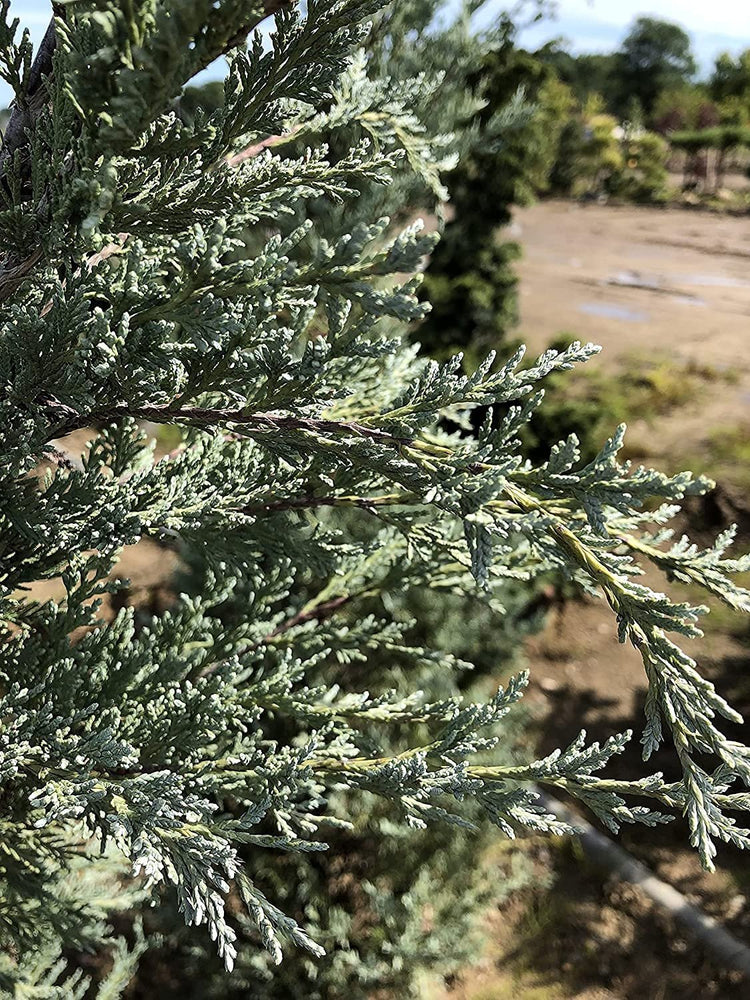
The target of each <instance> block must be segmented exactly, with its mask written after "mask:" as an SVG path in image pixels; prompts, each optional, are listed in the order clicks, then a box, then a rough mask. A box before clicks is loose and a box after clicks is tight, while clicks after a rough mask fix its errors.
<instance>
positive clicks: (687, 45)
mask: <svg viewBox="0 0 750 1000" xmlns="http://www.w3.org/2000/svg"><path fill="white" fill-rule="evenodd" d="M696 69H697V66H696V62H695V58H694V57H693V53H692V47H691V42H690V36H689V35H688V34H687V32H686V31H685V30H684V29H683V28H681V27H680V26H679V25H678V24H672V23H670V22H669V21H662V20H659V19H658V18H653V17H639V18H638V19H637V20H636V21H635V23H634V24H633V26H632V28H631V29H630V31H629V32H628V35H627V37H626V38H625V40H624V42H623V43H622V46H621V48H620V50H619V52H618V53H617V73H618V78H619V79H618V86H619V88H620V95H619V101H618V103H619V107H620V108H621V109H622V111H624V110H625V108H626V106H627V102H628V100H629V99H631V98H633V97H636V98H637V99H638V100H639V101H640V102H641V106H642V107H643V110H644V111H645V113H646V115H648V116H649V117H650V116H651V114H652V112H653V110H654V105H655V104H656V99H657V97H658V95H659V94H660V93H661V92H662V91H664V90H667V89H669V88H674V87H679V86H681V85H684V84H685V83H687V82H688V81H689V80H690V79H691V78H692V77H693V76H694V74H695V72H696Z"/></svg>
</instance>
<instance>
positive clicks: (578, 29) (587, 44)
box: [0, 0, 750, 107]
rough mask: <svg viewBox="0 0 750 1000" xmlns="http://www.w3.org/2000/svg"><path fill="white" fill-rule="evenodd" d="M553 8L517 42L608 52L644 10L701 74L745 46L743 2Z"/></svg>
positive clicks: (35, 0)
mask: <svg viewBox="0 0 750 1000" xmlns="http://www.w3.org/2000/svg"><path fill="white" fill-rule="evenodd" d="M514 5H515V4H514V3H509V2H508V0H489V2H488V4H487V11H488V16H491V13H492V10H493V9H494V10H498V11H500V10H503V9H505V8H506V7H508V6H514ZM557 8H558V9H557V16H556V17H555V18H554V19H553V20H545V21H543V22H542V23H541V24H539V25H535V26H534V27H532V28H529V29H527V30H526V31H524V32H523V34H522V36H521V43H522V44H524V45H526V46H529V47H536V46H538V45H541V44H543V43H544V42H546V41H549V40H550V39H552V38H558V37H563V38H565V39H566V40H567V41H568V42H569V44H570V47H571V48H572V50H573V51H574V52H608V51H612V50H613V49H615V48H616V47H617V46H618V44H619V42H620V41H621V40H622V38H623V37H624V35H625V33H626V31H627V27H628V25H629V24H630V23H631V22H632V21H633V20H634V19H635V18H636V17H638V16H639V15H641V14H648V15H651V16H652V17H659V18H663V19H664V20H668V21H676V22H678V23H679V24H682V25H683V27H685V28H686V29H687V31H688V32H689V33H690V35H691V36H692V40H693V48H694V51H695V53H696V56H697V58H698V62H699V64H700V67H701V71H702V72H704V73H707V72H709V71H710V68H711V65H712V64H713V60H714V58H715V57H716V56H717V55H718V54H719V53H720V52H724V51H729V52H732V53H737V52H739V51H741V50H742V49H745V48H750V3H748V0H650V2H649V0H557ZM10 9H11V12H12V13H13V14H14V15H15V16H16V17H19V18H20V19H21V25H22V26H23V27H28V28H29V30H30V31H31V33H32V38H33V39H34V42H35V43H38V41H39V40H40V39H41V37H42V35H43V34H44V30H45V28H46V26H47V23H48V22H49V17H50V2H49V0H11V5H10ZM9 98H10V92H9V90H8V88H7V87H6V86H5V85H4V84H3V83H2V82H1V81H0V107H2V106H3V105H5V104H7V102H8V100H9Z"/></svg>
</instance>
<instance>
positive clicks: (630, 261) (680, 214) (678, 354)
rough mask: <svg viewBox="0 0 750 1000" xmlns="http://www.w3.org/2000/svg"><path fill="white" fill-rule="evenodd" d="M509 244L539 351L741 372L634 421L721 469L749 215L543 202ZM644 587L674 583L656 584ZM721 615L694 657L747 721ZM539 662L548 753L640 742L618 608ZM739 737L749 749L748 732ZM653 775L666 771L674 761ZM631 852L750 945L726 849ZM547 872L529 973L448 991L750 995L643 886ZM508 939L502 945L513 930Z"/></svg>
mask: <svg viewBox="0 0 750 1000" xmlns="http://www.w3.org/2000/svg"><path fill="white" fill-rule="evenodd" d="M512 235H513V238H515V239H517V240H518V241H519V242H520V243H521V244H522V246H523V251H524V256H523V260H522V262H521V264H520V273H521V318H522V323H521V335H522V338H523V339H524V340H525V341H526V342H527V344H528V345H529V347H530V349H531V350H532V352H538V351H540V350H542V349H543V348H544V347H545V346H546V345H548V344H549V342H550V341H551V340H552V339H553V338H554V337H555V336H556V335H558V334H560V333H561V332H567V333H573V334H575V335H576V336H577V337H579V339H582V340H593V341H595V342H597V343H599V344H601V345H602V346H603V347H604V348H605V351H604V353H603V355H602V356H601V357H600V358H599V359H596V360H595V361H594V362H593V364H595V365H602V366H604V367H605V368H606V370H608V371H611V372H614V373H616V371H617V369H618V367H620V366H622V365H623V364H625V363H627V359H628V357H629V356H631V355H632V354H633V353H634V352H637V353H638V354H640V355H641V356H642V355H643V354H644V353H645V354H648V353H649V352H655V353H656V352H659V353H664V352H667V354H668V355H669V356H670V357H671V358H673V359H674V362H675V364H676V365H680V364H689V363H694V364H699V365H712V366H714V367H715V368H717V369H718V370H719V371H720V372H721V371H725V372H727V373H731V379H730V378H726V379H724V378H719V379H717V380H715V381H714V382H713V383H710V384H708V385H706V386H704V387H702V388H701V392H700V396H699V397H696V399H695V400H693V401H692V402H691V403H688V404H687V405H684V406H682V407H681V408H680V409H679V410H678V411H677V412H672V413H669V414H667V415H665V416H662V417H658V418H655V419H652V420H650V421H649V423H648V424H645V423H643V424H642V425H640V426H639V425H638V424H636V425H635V426H633V427H632V428H631V432H632V435H633V436H634V437H635V438H636V439H639V440H640V441H641V442H642V443H643V444H644V453H645V454H647V455H648V461H649V463H650V464H655V465H657V466H659V465H662V466H663V467H664V466H669V467H674V463H675V461H676V460H677V461H679V459H680V458H681V457H682V456H690V457H691V458H694V457H695V456H696V455H703V456H705V460H706V461H707V462H709V464H710V462H711V458H712V456H711V450H710V449H711V446H710V441H711V440H712V439H711V433H712V431H713V430H714V429H715V428H717V427H726V426H734V427H737V426H742V425H743V422H744V421H747V422H748V424H747V426H748V427H749V428H750V220H748V219H745V218H735V217H726V216H718V215H712V214H708V213H698V212H691V211H662V210H651V209H637V208H612V207H602V206H589V207H579V206H575V205H571V204H569V203H560V202H548V203H544V204H540V205H537V206H534V207H532V208H529V209H526V210H523V211H520V212H518V213H517V216H516V221H515V224H514V226H513V229H512ZM696 471H701V470H696ZM746 546H747V538H746V540H745V547H746ZM649 582H651V583H653V584H657V583H658V585H659V586H660V587H663V586H664V583H663V581H662V582H659V581H658V578H657V577H656V576H655V577H654V578H653V579H651V578H649ZM718 621H719V624H718V626H714V627H712V628H710V630H709V631H708V634H707V637H706V640H704V642H703V644H702V645H701V646H697V647H696V646H694V647H693V649H692V650H691V651H692V652H693V653H694V654H699V655H700V661H701V666H702V668H703V669H704V670H705V671H706V672H707V674H708V675H709V676H711V677H712V679H714V681H715V683H716V684H717V687H719V689H720V690H721V691H722V693H724V694H726V695H728V696H729V697H730V699H732V698H733V699H734V700H735V703H736V704H737V706H738V707H739V708H740V710H742V711H744V713H745V715H746V718H747V717H748V710H749V709H750V685H748V682H747V680H746V679H745V678H746V675H747V670H748V667H750V647H749V646H748V645H747V640H746V639H742V638H741V637H738V636H737V634H736V629H734V625H733V623H732V622H729V623H728V622H727V621H726V619H725V618H720V619H719V620H718ZM527 653H528V657H529V666H530V668H531V671H532V678H533V687H532V692H533V694H532V697H533V699H534V703H535V705H536V709H537V712H538V717H539V731H540V742H541V748H542V749H543V750H544V751H545V752H546V751H549V750H551V749H552V748H553V747H554V746H559V745H561V744H564V742H565V741H566V740H567V739H569V738H572V737H573V736H574V735H575V734H576V733H577V731H578V730H579V729H580V728H581V727H582V726H585V727H586V728H587V729H588V730H589V732H590V735H591V736H592V737H595V738H602V737H605V736H606V735H608V734H610V733H612V732H614V731H622V730H623V729H625V728H629V727H632V728H634V729H635V730H636V732H638V731H639V727H640V726H641V724H642V704H643V697H644V693H645V679H644V675H643V667H642V665H641V663H640V659H639V657H638V656H637V655H636V654H635V652H634V651H632V650H631V649H629V648H628V647H625V646H620V645H619V644H618V642H617V641H616V636H615V631H614V622H613V620H612V615H611V612H610V611H609V609H608V608H606V607H602V606H601V605H598V604H596V603H587V604H575V603H569V604H568V605H567V606H566V607H565V609H564V610H563V611H562V612H561V613H560V614H559V615H554V616H551V617H550V620H549V622H548V625H547V627H546V629H545V631H544V632H543V633H542V634H541V635H539V636H536V637H535V638H533V639H532V640H531V641H530V642H529V644H528V649H527ZM733 735H734V734H733ZM736 735H740V736H741V738H743V739H747V738H748V733H747V732H745V733H744V734H740V733H737V734H736ZM651 766H653V767H654V769H665V770H667V771H668V772H669V771H670V770H671V769H672V768H673V763H672V761H671V752H670V751H666V752H665V753H663V754H660V755H659V759H658V760H655V761H652V762H651ZM642 767H643V764H642V763H641V762H640V760H639V754H638V752H637V748H634V752H633V753H632V754H630V755H629V756H626V757H625V758H624V759H623V760H622V761H620V762H619V763H618V764H617V765H616V770H617V772H618V774H621V775H622V776H625V775H626V774H627V775H628V776H630V777H633V776H636V775H637V774H638V773H639V772H640V769H642ZM641 773H642V772H641ZM676 776H677V775H676V773H675V777H676ZM623 841H624V843H625V844H626V846H628V848H629V849H630V850H631V851H632V852H633V853H634V854H636V855H637V856H639V857H640V858H641V859H643V860H644V861H646V862H647V863H648V864H649V865H651V866H652V867H653V868H654V869H655V870H656V871H657V872H658V874H659V875H660V876H661V877H662V878H664V879H665V880H666V881H668V882H671V883H672V884H673V885H675V886H676V887H677V888H679V889H680V890H681V891H682V892H684V893H685V894H686V895H687V896H688V897H689V898H690V899H692V900H694V901H695V902H697V903H698V904H699V905H700V906H701V907H702V908H703V909H704V910H706V912H708V913H710V914H711V915H712V916H714V917H716V918H717V919H719V920H722V921H723V922H725V923H726V924H727V925H728V926H730V927H731V929H732V930H733V931H734V932H735V933H736V934H737V936H738V937H740V938H742V939H743V940H745V941H746V942H748V943H750V904H748V901H747V898H746V893H747V894H750V859H748V858H746V857H745V856H744V855H742V854H741V853H740V852H736V851H734V850H732V849H729V848H727V849H724V850H722V851H721V852H720V857H719V862H720V863H719V870H718V872H717V874H716V875H714V876H706V875H705V874H704V873H703V872H702V871H701V869H700V866H699V864H698V861H697V858H696V857H695V856H694V854H693V853H692V852H691V851H690V850H689V849H688V848H687V847H686V843H687V836H686V830H685V829H684V827H681V826H680V825H678V824H673V826H672V827H669V828H666V830H663V831H659V832H658V833H655V832H654V831H650V830H649V831H646V830H635V831H629V832H628V833H627V835H626V836H625V837H624V838H623ZM551 868H552V870H553V871H554V872H555V873H556V877H557V879H558V881H557V889H553V890H552V891H551V892H550V893H541V894H540V896H539V898H538V899H537V900H536V901H535V902H534V903H533V904H532V907H531V910H532V914H533V912H534V911H535V908H536V911H539V910H540V909H541V911H542V913H543V914H544V913H547V917H546V924H545V923H544V922H543V923H542V926H541V927H540V926H537V927H536V933H535V935H532V939H533V938H534V936H535V938H536V943H534V941H533V940H532V944H531V946H530V951H529V952H528V954H526V956H525V957H524V959H523V963H522V968H523V972H522V974H521V975H520V978H518V977H519V972H518V969H519V966H518V964H517V963H516V964H514V962H513V959H512V958H510V959H509V957H508V952H507V951H503V950H502V948H501V951H502V955H501V957H498V958H495V959H494V961H493V958H489V959H488V967H487V968H485V969H482V970H475V971H474V973H473V975H470V976H469V977H468V978H467V981H466V983H465V984H464V987H463V992H458V993H457V994H454V995H457V996H460V997H462V998H466V1000H472V998H475V1000H479V998H480V997H481V998H483V1000H491V998H498V1000H500V998H501V997H504V996H506V995H507V996H511V995H514V996H518V997H529V998H531V997H533V998H535V1000H536V998H542V997H544V998H550V1000H552V998H572V997H585V998H592V1000H593V998H594V997H615V998H630V997H643V996H649V997H696V998H698V997H734V996H738V997H740V996H750V985H748V984H747V983H741V982H738V981H736V980H734V979H733V978H732V977H727V976H726V975H725V974H724V973H723V972H722V970H721V969H720V968H719V967H718V966H717V965H716V964H715V963H713V962H712V961H711V960H710V959H707V958H706V956H705V955H702V954H701V951H700V949H696V948H695V946H694V945H693V944H692V943H691V942H688V941H686V940H684V938H683V936H682V935H681V934H680V932H679V931H678V929H677V928H676V927H674V926H671V925H670V922H669V921H668V920H665V919H664V918H663V916H661V915H660V914H659V913H658V912H656V911H655V910H654V909H653V907H652V906H651V905H650V904H649V903H648V901H647V900H645V898H644V897H642V896H640V895H639V891H638V890H635V889H632V887H622V886H618V887H614V886H612V885H611V884H610V883H608V882H607V880H606V875H605V874H604V873H602V872H592V871H591V870H589V869H588V867H587V866H586V865H585V864H582V863H581V859H580V857H575V856H574V855H573V854H571V853H570V852H568V853H567V854H566V853H565V852H564V851H562V852H558V853H557V854H556V855H555V854H554V852H553V856H552V861H551ZM550 909H551V911H552V914H553V916H552V917H550V916H549V911H550ZM509 916H511V923H513V924H514V928H515V929H514V931H513V932H512V934H511V940H512V943H513V944H514V945H515V947H516V948H518V946H519V939H520V937H522V930H520V929H519V928H523V926H524V921H527V920H528V914H526V915H524V916H523V918H522V919H521V921H520V923H516V922H515V919H513V918H512V915H509ZM504 937H505V940H506V942H507V941H508V928H507V927H505V930H504ZM495 954H496V953H495ZM509 963H510V966H509ZM498 975H499V977H498V978H497V979H495V976H498Z"/></svg>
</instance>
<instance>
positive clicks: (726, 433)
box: [706, 423, 750, 492]
mask: <svg viewBox="0 0 750 1000" xmlns="http://www.w3.org/2000/svg"><path fill="white" fill-rule="evenodd" d="M706 458H707V460H708V472H709V475H711V476H713V478H714V479H716V480H717V481H720V482H722V483H725V484H727V485H728V486H730V487H735V488H736V489H741V490H743V491H745V492H750V424H747V423H743V424H738V425H737V426H734V427H717V428H715V429H714V430H713V431H711V433H710V434H709V436H708V440H707V442H706Z"/></svg>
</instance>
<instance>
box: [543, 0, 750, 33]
mask: <svg viewBox="0 0 750 1000" xmlns="http://www.w3.org/2000/svg"><path fill="white" fill-rule="evenodd" d="M558 13H559V15H560V19H561V20H564V19H567V18H573V17H574V18H576V19H581V20H586V21H589V22H594V23H598V24H601V25H612V26H614V27H618V28H624V27H625V26H627V25H628V24H630V23H631V21H633V19H634V18H636V17H638V16H639V15H641V14H645V15H650V16H651V17H658V18H661V19H662V20H665V21H676V22H677V23H678V24H682V25H683V26H684V27H685V28H687V29H688V31H690V32H692V33H693V34H699V33H708V34H711V35H727V36H729V37H738V38H747V37H748V36H750V6H748V3H747V0H712V2H711V3H708V2H706V0H655V2H653V3H652V4H649V3H648V2H646V3H644V2H643V0H558Z"/></svg>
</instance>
